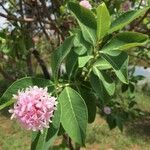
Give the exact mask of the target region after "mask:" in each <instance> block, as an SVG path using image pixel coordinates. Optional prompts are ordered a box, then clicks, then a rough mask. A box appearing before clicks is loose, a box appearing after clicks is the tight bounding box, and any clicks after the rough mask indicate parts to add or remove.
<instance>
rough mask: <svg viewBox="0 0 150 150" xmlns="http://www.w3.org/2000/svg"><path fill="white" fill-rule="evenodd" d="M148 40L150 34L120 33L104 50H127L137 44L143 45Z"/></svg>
mask: <svg viewBox="0 0 150 150" xmlns="http://www.w3.org/2000/svg"><path fill="white" fill-rule="evenodd" d="M147 40H148V36H147V35H145V34H142V33H138V32H122V33H118V34H117V35H116V36H115V37H114V38H112V39H111V41H110V42H109V43H108V44H106V45H105V46H104V47H103V48H102V51H111V50H126V49H129V48H132V47H136V46H142V45H144V44H145V42H146V41H147Z"/></svg>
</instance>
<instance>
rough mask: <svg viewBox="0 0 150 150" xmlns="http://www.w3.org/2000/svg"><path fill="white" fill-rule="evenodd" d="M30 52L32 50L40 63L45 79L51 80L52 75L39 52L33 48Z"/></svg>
mask: <svg viewBox="0 0 150 150" xmlns="http://www.w3.org/2000/svg"><path fill="white" fill-rule="evenodd" d="M30 50H31V52H32V54H33V55H34V57H35V58H36V60H37V62H38V63H39V65H40V67H41V69H42V71H43V74H44V76H45V78H46V79H50V74H49V72H48V69H47V67H46V64H45V62H44V61H43V59H42V58H41V57H40V54H39V52H38V51H37V50H36V49H35V48H32V49H30Z"/></svg>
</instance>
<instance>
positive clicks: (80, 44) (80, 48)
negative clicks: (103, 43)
mask: <svg viewBox="0 0 150 150" xmlns="http://www.w3.org/2000/svg"><path fill="white" fill-rule="evenodd" d="M74 34H75V40H74V47H75V48H74V51H75V52H76V53H77V54H78V55H83V54H85V53H86V52H87V53H89V52H90V51H91V45H90V44H89V42H87V41H86V40H85V39H84V37H83V34H82V31H81V30H79V29H76V30H75V33H74Z"/></svg>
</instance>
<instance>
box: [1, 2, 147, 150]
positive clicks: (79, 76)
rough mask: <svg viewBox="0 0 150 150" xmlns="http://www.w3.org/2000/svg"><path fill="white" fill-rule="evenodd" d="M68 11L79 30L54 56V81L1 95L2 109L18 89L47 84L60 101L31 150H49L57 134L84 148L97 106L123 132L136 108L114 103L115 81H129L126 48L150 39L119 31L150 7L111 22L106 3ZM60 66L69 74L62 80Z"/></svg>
mask: <svg viewBox="0 0 150 150" xmlns="http://www.w3.org/2000/svg"><path fill="white" fill-rule="evenodd" d="M68 7H69V9H70V10H71V12H72V13H73V15H74V17H75V18H76V20H77V22H78V25H79V27H80V28H74V29H73V30H71V31H70V37H68V38H66V40H65V41H64V42H63V43H62V45H61V46H60V47H59V48H58V49H56V50H55V51H54V52H53V53H52V56H51V67H52V77H51V80H47V79H42V78H30V77H27V78H22V79H20V80H17V81H16V82H14V83H13V84H12V85H11V86H10V87H9V88H8V89H7V90H6V92H5V93H4V94H3V96H2V97H1V101H0V103H1V106H0V109H2V108H4V107H6V106H9V105H10V104H12V103H13V102H14V100H11V98H12V94H14V93H16V92H17V91H18V89H23V88H26V87H28V86H33V85H37V86H39V87H45V86H47V87H48V89H49V92H50V93H52V94H53V95H54V96H56V97H57V100H58V102H59V105H58V108H57V111H55V113H54V118H53V122H52V123H51V125H50V128H49V129H46V130H45V131H44V133H43V134H41V133H34V134H33V142H32V146H31V147H32V149H37V150H38V149H40V150H45V149H48V148H49V146H50V145H51V144H52V143H53V141H54V140H55V138H56V136H57V135H58V134H59V135H62V134H63V135H65V134H67V135H68V136H69V137H70V138H71V139H72V140H73V141H74V142H75V143H77V144H79V145H80V146H84V145H85V138H86V127H87V124H88V123H92V122H93V121H94V120H95V116H96V109H97V108H98V109H100V110H101V112H102V113H103V114H104V112H103V108H104V107H105V106H109V107H110V108H111V109H112V112H111V114H108V115H106V114H105V115H106V119H107V122H108V124H109V126H110V128H111V129H112V128H114V127H116V126H118V127H119V128H120V129H121V130H122V128H123V123H124V119H125V118H127V117H126V116H127V115H128V113H129V111H130V108H131V109H132V108H133V106H134V104H132V103H130V104H129V105H127V106H126V107H124V106H125V105H123V106H121V105H122V103H118V102H115V101H114V99H115V96H114V95H115V92H118V91H116V83H117V81H118V79H119V80H120V81H121V82H122V83H124V84H125V85H126V84H128V83H129V77H128V61H129V57H128V54H127V52H126V51H125V50H128V49H131V48H133V47H137V46H143V45H145V44H146V43H147V42H148V41H149V39H148V36H147V35H145V34H142V33H138V32H131V31H130V32H129V31H123V32H118V31H119V30H121V29H122V28H124V27H125V26H127V25H128V24H129V23H131V22H132V21H133V20H135V19H136V18H138V17H140V16H142V15H144V13H145V12H146V11H147V10H148V9H149V8H148V7H145V8H144V9H140V10H135V11H129V12H126V13H124V14H123V15H121V16H119V17H117V18H116V19H115V20H113V21H112V20H111V16H110V13H109V11H108V9H107V7H106V5H105V3H101V4H100V5H98V7H97V8H96V9H92V10H88V9H86V8H83V7H82V6H80V5H79V4H78V3H74V2H69V3H68ZM62 63H63V64H64V65H65V67H66V73H65V74H63V75H61V76H60V73H59V72H60V67H61V65H62ZM129 87H131V86H130V84H129ZM62 128H63V130H62Z"/></svg>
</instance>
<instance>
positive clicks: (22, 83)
mask: <svg viewBox="0 0 150 150" xmlns="http://www.w3.org/2000/svg"><path fill="white" fill-rule="evenodd" d="M35 85H37V86H39V87H46V86H47V87H48V88H53V83H52V82H51V81H50V80H47V79H42V78H32V77H25V78H22V79H19V80H17V81H15V82H14V83H13V84H12V85H11V86H10V87H9V88H8V89H7V90H6V91H5V93H4V94H3V95H2V97H1V98H0V104H3V103H6V102H8V101H9V100H11V99H12V96H13V94H17V91H18V90H22V89H25V88H27V87H29V86H35ZM10 105H11V104H10Z"/></svg>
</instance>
